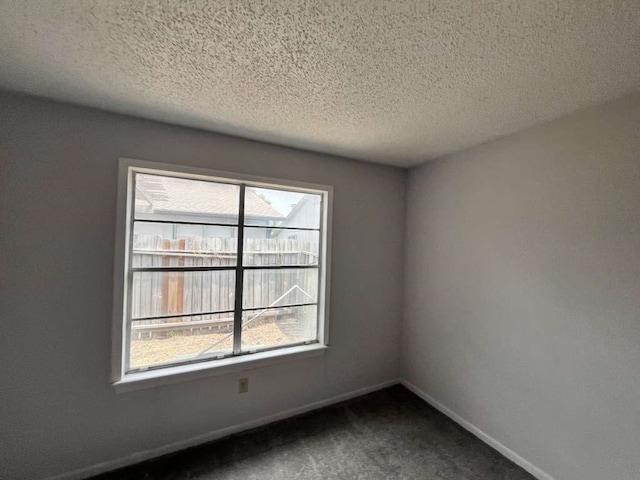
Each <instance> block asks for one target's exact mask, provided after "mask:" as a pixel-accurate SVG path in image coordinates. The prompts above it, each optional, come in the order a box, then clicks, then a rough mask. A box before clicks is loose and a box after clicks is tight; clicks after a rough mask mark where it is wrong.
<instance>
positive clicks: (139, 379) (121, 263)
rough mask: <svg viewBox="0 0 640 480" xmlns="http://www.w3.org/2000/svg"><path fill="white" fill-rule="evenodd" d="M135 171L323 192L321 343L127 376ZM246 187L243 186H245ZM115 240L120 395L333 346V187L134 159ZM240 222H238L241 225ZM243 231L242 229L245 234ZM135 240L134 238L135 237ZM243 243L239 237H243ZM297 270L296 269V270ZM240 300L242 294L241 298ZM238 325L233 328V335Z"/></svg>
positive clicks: (114, 363) (121, 172)
mask: <svg viewBox="0 0 640 480" xmlns="http://www.w3.org/2000/svg"><path fill="white" fill-rule="evenodd" d="M134 172H137V173H150V174H160V175H163V176H176V177H180V178H191V179H194V180H208V181H221V182H224V183H231V184H236V185H241V184H250V185H249V186H251V187H258V188H277V187H282V188H285V189H291V190H294V191H299V192H308V193H314V194H320V195H321V196H322V203H323V208H322V210H321V215H322V217H321V225H320V251H321V252H322V251H324V255H323V258H320V259H319V260H320V261H319V263H318V274H319V290H318V302H317V308H318V341H317V342H314V343H312V344H309V345H296V346H291V347H281V348H277V349H271V350H265V351H259V352H256V353H251V354H243V355H237V356H233V357H228V358H224V359H211V360H209V361H201V362H197V363H185V364H177V365H175V366H168V367H165V368H160V369H153V370H149V371H143V372H135V373H128V374H127V373H126V371H125V368H126V358H125V356H126V355H127V351H128V346H127V345H126V343H127V331H126V330H127V321H126V319H127V318H128V317H129V312H128V311H126V310H127V309H128V308H130V302H129V301H128V298H127V296H128V292H127V290H128V289H127V288H125V287H126V286H127V282H126V276H127V274H128V272H129V265H130V262H131V244H130V242H131V239H129V242H127V236H128V235H127V233H128V232H129V231H130V228H131V227H130V223H131V220H132V219H131V212H132V201H133V198H134V196H133V195H129V194H128V193H129V190H130V188H131V185H132V184H133V178H134ZM241 188H242V187H241ZM116 208H117V212H116V240H115V254H114V296H113V326H112V355H111V383H112V384H113V385H114V387H115V388H116V390H117V391H126V390H132V389H138V388H147V387H153V386H158V385H165V384H169V383H175V382H179V381H184V380H188V379H190V378H202V377H204V376H210V375H221V374H228V373H233V372H235V371H241V370H246V369H248V368H257V367H260V366H264V365H268V364H272V363H280V362H282V361H288V360H293V359H296V358H301V357H308V356H315V355H322V354H324V351H325V350H326V348H327V347H328V345H329V305H330V266H331V224H332V222H331V218H332V213H333V212H332V211H333V187H331V186H329V185H320V184H315V183H308V182H299V181H294V180H287V179H281V178H271V177H266V176H256V175H247V174H240V173H234V172H227V171H220V170H210V169H206V168H198V167H190V166H184V165H173V164H167V163H158V162H149V161H144V160H135V159H131V158H121V159H120V160H119V166H118V195H117V203H116ZM240 222H241V219H239V223H240ZM241 230H242V229H239V231H241ZM131 238H133V237H132V236H131ZM239 240H241V239H240V235H239ZM291 268H295V267H291ZM238 298H240V300H241V296H238ZM237 328H238V326H234V332H235V330H236V329H237Z"/></svg>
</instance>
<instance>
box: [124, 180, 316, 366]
mask: <svg viewBox="0 0 640 480" xmlns="http://www.w3.org/2000/svg"><path fill="white" fill-rule="evenodd" d="M163 174H165V175H163ZM225 180H229V181H231V182H233V181H234V180H233V179H225ZM190 182H194V183H193V184H191V183H190ZM129 183H130V184H129V189H128V195H129V197H130V198H131V199H132V198H135V201H131V200H130V201H129V205H130V207H129V208H130V209H131V213H130V214H129V218H130V220H129V228H128V229H127V240H128V245H129V262H128V265H129V266H128V267H127V272H126V280H125V289H126V291H125V298H128V299H130V300H129V301H127V300H125V308H124V312H125V313H124V317H125V318H124V319H125V329H124V330H125V331H124V335H125V339H124V340H125V346H124V347H125V348H124V349H123V351H124V355H123V374H124V375H126V374H131V373H137V372H141V371H146V370H150V369H160V368H166V367H170V366H176V365H182V364H186V363H194V362H203V361H215V360H216V359H220V358H228V357H234V356H239V355H245V354H249V353H255V352H259V351H265V350H272V349H277V348H284V347H291V346H299V345H304V344H311V343H318V342H319V341H321V340H322V338H321V337H322V334H323V332H322V328H323V325H324V318H322V317H323V313H324V311H325V309H324V305H322V302H323V301H324V294H323V292H324V286H323V285H322V268H323V261H322V260H323V259H324V252H323V243H324V241H325V239H324V233H325V232H324V231H323V220H322V219H323V218H325V216H326V214H327V212H326V211H324V210H325V208H326V197H327V195H328V191H309V189H306V188H296V187H290V186H286V185H282V186H281V185H266V184H265V183H264V182H260V183H259V186H253V185H252V182H242V181H236V183H225V182H219V181H216V180H213V179H212V180H209V179H204V180H203V179H200V178H198V179H192V178H189V177H188V176H185V177H180V174H178V173H176V172H170V171H167V172H152V173H149V172H148V171H145V172H139V171H137V170H136V169H135V168H131V167H130V182H129ZM141 184H142V188H140V185H141ZM191 186H193V188H190V187H191ZM229 187H231V188H229ZM141 190H143V191H141ZM134 191H135V197H134V195H133V194H132V192H134ZM194 192H195V193H198V192H199V193H201V194H202V195H203V197H205V199H206V200H207V201H208V202H221V203H223V205H222V206H221V208H217V207H216V206H215V205H208V204H206V202H203V201H201V199H200V198H198V196H197V195H195V194H194ZM229 192H233V193H234V194H235V195H237V197H236V198H235V199H234V198H232V195H229ZM229 206H233V207H237V212H233V211H232V210H231V209H230V208H229ZM238 259H241V260H242V261H241V262H238V261H237V260H238ZM166 340H170V341H166Z"/></svg>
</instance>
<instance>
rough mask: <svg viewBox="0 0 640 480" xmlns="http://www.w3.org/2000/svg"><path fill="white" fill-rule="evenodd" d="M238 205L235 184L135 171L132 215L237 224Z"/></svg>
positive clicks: (167, 219) (146, 217) (159, 218)
mask: <svg viewBox="0 0 640 480" xmlns="http://www.w3.org/2000/svg"><path fill="white" fill-rule="evenodd" d="M239 207H240V187H238V186H237V185H230V184H228V183H216V182H207V181H203V180H191V179H188V178H176V177H164V176H162V175H150V174H146V173H137V174H136V199H135V218H136V219H146V220H163V221H173V222H194V223H224V224H236V225H237V224H238V212H239Z"/></svg>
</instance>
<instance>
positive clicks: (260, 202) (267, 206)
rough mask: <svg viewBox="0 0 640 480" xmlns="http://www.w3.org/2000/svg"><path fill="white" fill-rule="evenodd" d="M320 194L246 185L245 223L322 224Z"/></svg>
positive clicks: (269, 224) (292, 225) (304, 225)
mask: <svg viewBox="0 0 640 480" xmlns="http://www.w3.org/2000/svg"><path fill="white" fill-rule="evenodd" d="M321 200H322V197H321V196H320V195H317V194H310V193H299V192H290V191H287V190H276V189H272V188H256V187H247V189H246V196H245V212H244V216H245V217H244V223H245V225H252V226H258V225H260V226H276V227H287V228H320V205H321Z"/></svg>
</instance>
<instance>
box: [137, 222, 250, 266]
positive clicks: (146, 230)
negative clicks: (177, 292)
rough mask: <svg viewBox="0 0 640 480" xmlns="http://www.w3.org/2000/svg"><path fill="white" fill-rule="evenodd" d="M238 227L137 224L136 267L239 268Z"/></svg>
mask: <svg viewBox="0 0 640 480" xmlns="http://www.w3.org/2000/svg"><path fill="white" fill-rule="evenodd" d="M237 237H238V228H237V227H231V226H229V227H227V226H217V225H181V224H173V223H152V222H134V225H133V258H132V265H133V266H134V267H182V266H186V267H192V266H211V265H223V266H226V265H229V266H235V265H236V256H237V255H236V254H237V251H238V247H237V245H238V238H237Z"/></svg>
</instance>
